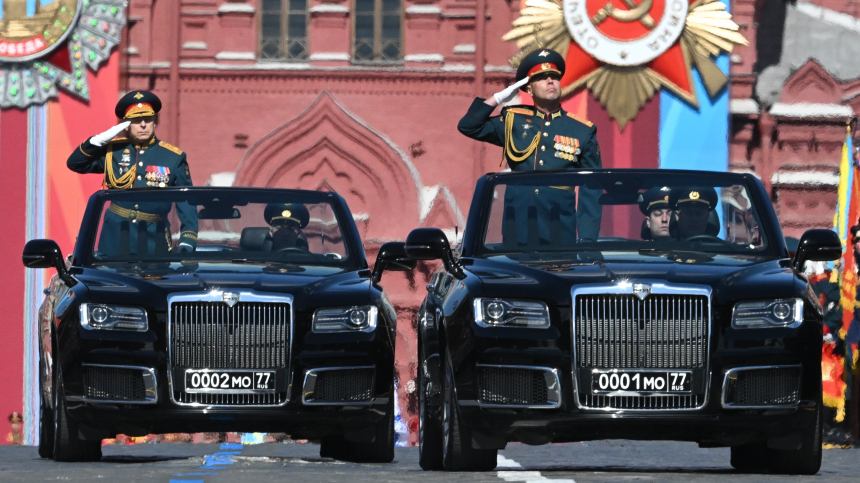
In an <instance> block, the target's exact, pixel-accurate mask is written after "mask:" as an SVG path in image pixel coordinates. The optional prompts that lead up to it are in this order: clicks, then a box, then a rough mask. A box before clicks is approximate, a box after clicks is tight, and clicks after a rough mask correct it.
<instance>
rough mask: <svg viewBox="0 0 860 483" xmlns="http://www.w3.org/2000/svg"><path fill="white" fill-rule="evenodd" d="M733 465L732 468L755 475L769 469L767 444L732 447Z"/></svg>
mask: <svg viewBox="0 0 860 483" xmlns="http://www.w3.org/2000/svg"><path fill="white" fill-rule="evenodd" d="M731 464H732V468H734V469H736V470H738V471H740V472H743V473H754V472H758V471H762V470H765V469H767V465H768V453H767V444H766V443H747V444H742V445H740V446H732V449H731Z"/></svg>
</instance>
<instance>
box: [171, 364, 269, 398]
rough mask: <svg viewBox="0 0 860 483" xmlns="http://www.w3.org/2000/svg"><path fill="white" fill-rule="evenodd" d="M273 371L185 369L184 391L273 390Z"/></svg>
mask: <svg viewBox="0 0 860 483" xmlns="http://www.w3.org/2000/svg"><path fill="white" fill-rule="evenodd" d="M274 390H275V372H274V371H233V370H229V371H226V370H225V371H218V370H205V369H204V370H187V371H185V392H220V393H235V394H241V393H249V392H274Z"/></svg>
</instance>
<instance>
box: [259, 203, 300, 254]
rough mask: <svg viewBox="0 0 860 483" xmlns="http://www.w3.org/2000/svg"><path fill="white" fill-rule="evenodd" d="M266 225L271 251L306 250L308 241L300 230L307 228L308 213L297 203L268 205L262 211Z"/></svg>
mask: <svg viewBox="0 0 860 483" xmlns="http://www.w3.org/2000/svg"><path fill="white" fill-rule="evenodd" d="M263 217H264V218H265V219H266V223H268V224H269V226H271V229H270V231H269V236H271V238H272V251H273V252H276V251H278V250H283V249H286V248H298V249H301V250H305V251H307V250H308V239H307V237H306V236H305V234H304V233H302V228H304V227H306V226H308V222H309V221H310V213H309V212H308V209H307V208H305V205H302V204H299V203H269V204H268V205H266V209H265V210H264V211H263Z"/></svg>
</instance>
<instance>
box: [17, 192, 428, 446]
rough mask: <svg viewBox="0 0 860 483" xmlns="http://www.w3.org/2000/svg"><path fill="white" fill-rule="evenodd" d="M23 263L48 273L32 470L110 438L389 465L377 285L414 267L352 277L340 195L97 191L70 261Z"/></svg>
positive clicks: (360, 258)
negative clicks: (248, 443) (312, 442)
mask: <svg viewBox="0 0 860 483" xmlns="http://www.w3.org/2000/svg"><path fill="white" fill-rule="evenodd" d="M180 227H182V228H181V230H182V231H181V232H180ZM194 227H196V228H197V229H196V230H192V229H193V228H194ZM195 241H196V246H195V243H194V242H195ZM23 259H24V264H25V265H26V266H28V267H32V268H47V267H54V268H55V269H56V270H57V275H55V276H54V277H53V278H52V280H51V284H50V286H49V287H48V288H47V289H45V293H46V294H47V297H46V299H45V302H44V303H43V305H42V307H41V310H40V313H39V324H40V329H41V331H40V332H41V334H42V336H41V344H40V366H39V375H40V387H41V396H42V398H41V399H42V405H41V410H40V421H39V422H40V430H39V432H40V435H39V454H40V455H41V456H42V457H45V458H51V457H52V458H54V459H55V460H58V461H81V460H93V459H98V458H100V457H101V440H102V438H110V437H113V436H114V435H115V434H117V433H123V434H127V435H145V434H149V433H166V432H203V431H207V432H209V431H242V432H252V431H262V432H284V433H288V434H289V435H290V436H291V437H293V438H307V439H319V440H321V447H320V453H321V454H322V455H323V456H331V457H335V458H338V459H344V460H351V461H368V462H390V461H391V460H392V459H393V457H394V429H393V425H394V416H395V415H394V399H393V398H394V397H395V393H394V389H393V381H394V374H393V368H394V341H395V330H396V319H395V312H394V309H393V307H392V305H391V303H390V302H389V301H388V298H387V297H386V296H385V293H384V292H383V291H382V288H381V287H380V286H379V285H378V282H379V279H380V276H381V272H382V270H384V269H389V270H408V269H411V268H412V267H414V266H415V262H414V261H410V260H409V259H408V258H406V257H405V253H404V251H403V244H402V243H399V244H398V243H389V244H385V245H383V246H382V247H381V249H380V254H379V257H378V259H377V264H376V266H375V268H374V271H373V272H371V271H370V270H368V263H367V260H366V258H365V254H364V249H363V247H362V244H361V240H360V239H359V235H358V231H357V229H356V226H355V223H354V221H353V218H352V215H351V214H350V212H349V210H348V208H347V206H346V203H345V202H344V200H343V198H342V197H340V196H339V195H337V194H335V193H323V192H312V191H294V190H275V189H245V188H182V189H178V188H177V189H172V188H168V189H153V190H130V191H120V190H110V191H101V192H99V193H96V194H94V195H93V196H92V197H91V198H90V200H89V204H88V205H87V210H86V213H85V214H84V218H83V223H82V225H81V229H80V232H79V234H78V238H77V243H76V245H75V250H74V253H73V255H71V256H70V257H69V258H68V259H64V258H63V257H62V256H61V253H60V250H59V248H58V246H57V244H56V243H54V242H53V241H52V240H32V241H30V242H28V243H27V245H26V247H25V248H24V255H23Z"/></svg>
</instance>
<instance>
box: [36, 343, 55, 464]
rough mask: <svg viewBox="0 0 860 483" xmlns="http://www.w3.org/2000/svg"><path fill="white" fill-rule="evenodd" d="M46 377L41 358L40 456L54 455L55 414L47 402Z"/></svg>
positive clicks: (43, 362) (51, 456)
mask: <svg viewBox="0 0 860 483" xmlns="http://www.w3.org/2000/svg"><path fill="white" fill-rule="evenodd" d="M45 378H46V371H45V361H44V360H43V359H42V358H41V357H40V358H39V392H40V396H41V397H40V402H39V456H40V457H42V458H48V459H50V458H53V457H54V415H53V414H52V412H51V408H50V407H48V404H47V403H46V401H47V397H46V394H45V392H44V387H45V384H44V382H43V381H44V380H45Z"/></svg>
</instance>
